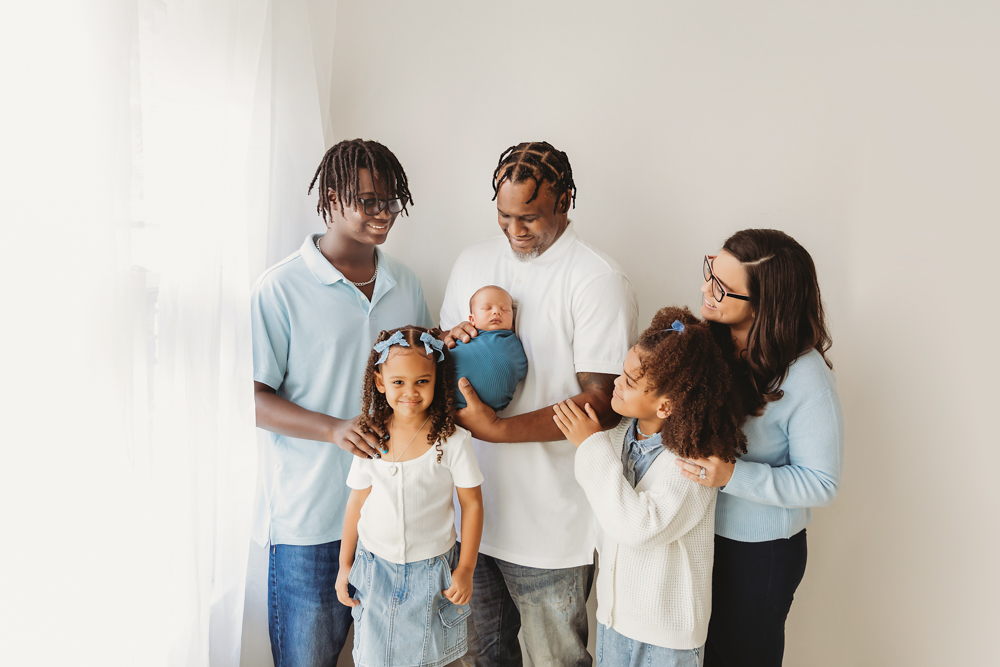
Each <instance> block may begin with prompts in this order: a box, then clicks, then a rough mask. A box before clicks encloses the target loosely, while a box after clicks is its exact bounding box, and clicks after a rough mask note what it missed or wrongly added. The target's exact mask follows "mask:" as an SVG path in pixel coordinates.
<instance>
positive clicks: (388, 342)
mask: <svg viewBox="0 0 1000 667" xmlns="http://www.w3.org/2000/svg"><path fill="white" fill-rule="evenodd" d="M393 345H400V346H402V347H410V344H409V343H407V342H406V339H405V338H403V332H402V331H397V332H396V333H394V334H392V335H391V336H389V337H388V338H386V339H385V340H383V341H380V342H378V343H375V347H373V348H372V349H373V350H375V351H376V352H379V353H381V355H382V356H380V357H379V358H378V361H376V362H375V365H376V366H378V365H379V364H381V363H384V362H385V360H386V359H388V358H389V348H390V347H392V346H393Z"/></svg>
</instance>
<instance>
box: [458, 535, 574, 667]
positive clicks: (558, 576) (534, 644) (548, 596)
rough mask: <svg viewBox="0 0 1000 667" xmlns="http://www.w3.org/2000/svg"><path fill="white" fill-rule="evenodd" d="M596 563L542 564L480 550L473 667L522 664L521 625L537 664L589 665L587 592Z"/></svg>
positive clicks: (468, 660) (474, 595)
mask: <svg viewBox="0 0 1000 667" xmlns="http://www.w3.org/2000/svg"><path fill="white" fill-rule="evenodd" d="M593 583H594V566H593V565H592V564H591V565H581V566H580V567H568V568H562V569H558V570H543V569H539V568H534V567H525V566H524V565H516V564H514V563H509V562H507V561H504V560H500V559H499V558H493V557H492V556H485V555H483V554H479V559H478V560H477V561H476V572H475V574H473V577H472V615H471V616H470V617H469V627H468V635H469V652H468V653H466V655H465V657H464V658H463V659H462V662H463V663H464V664H465V665H467V666H469V667H495V666H499V667H508V665H512V666H519V665H521V664H522V661H521V647H520V645H519V644H518V642H517V632H518V630H523V632H524V643H525V645H526V648H527V649H528V656H529V657H530V658H531V661H532V662H533V663H534V664H535V665H538V666H539V667H540V666H541V665H546V666H548V665H567V666H569V665H573V666H578V667H590V665H592V664H593V659H592V658H591V656H590V653H588V652H587V598H588V597H589V596H590V588H591V586H592V585H593Z"/></svg>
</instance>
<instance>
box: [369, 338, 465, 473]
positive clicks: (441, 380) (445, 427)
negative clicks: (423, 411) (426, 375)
mask: <svg viewBox="0 0 1000 667" xmlns="http://www.w3.org/2000/svg"><path fill="white" fill-rule="evenodd" d="M397 331H401V332H403V339H404V340H405V341H406V342H407V343H409V344H410V347H401V346H397V345H393V346H392V347H390V348H389V357H388V358H391V357H392V355H393V354H394V353H395V354H398V353H399V350H411V351H414V352H417V353H419V354H423V353H424V344H423V343H422V342H420V334H422V333H430V330H429V329H425V328H423V327H418V326H413V325H410V326H405V327H400V328H398V329H389V330H388V331H382V332H380V333H379V335H378V340H376V341H375V342H376V343H381V342H382V341H384V340H386V339H387V338H389V337H390V336H392V335H393V334H394V333H396V332H397ZM432 335H433V334H432ZM442 351H443V352H444V359H442V360H441V361H435V367H436V371H435V381H434V400H433V401H431V406H430V408H428V410H427V412H428V414H429V416H430V424H431V430H430V431H429V432H428V433H427V442H428V443H430V444H432V445H434V446H435V447H436V448H437V462H438V463H441V455H442V454H443V453H444V451H443V450H442V449H441V442H442V441H443V440H446V439H448V438H450V437H451V436H452V435H454V433H455V365H454V364H453V363H452V361H451V353H449V352H448V348H447V347H444V348H443V349H442ZM381 356H382V353H381V352H376V351H375V350H374V349H372V351H371V354H369V355H368V366H367V367H366V368H365V380H364V384H363V389H362V390H361V419H360V427H361V429H362V430H365V429H367V430H368V431H371V432H372V433H375V432H376V431H375V429H373V428H372V427H373V426H374V427H377V428H378V429H379V430H380V431H381V432H382V433H388V426H389V417H390V416H391V415H392V408H390V407H389V403H388V402H387V401H386V400H385V394H383V393H382V392H380V391H379V390H378V387H376V386H375V374H376V373H377V372H379V371H378V365H377V364H376V363H375V362H377V361H378V360H379V357H381ZM388 358H387V361H388ZM431 359H437V353H436V352H434V353H433V354H432V355H431Z"/></svg>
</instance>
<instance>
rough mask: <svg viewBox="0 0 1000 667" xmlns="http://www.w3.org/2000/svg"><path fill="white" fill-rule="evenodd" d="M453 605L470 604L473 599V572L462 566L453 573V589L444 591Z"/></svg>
mask: <svg viewBox="0 0 1000 667" xmlns="http://www.w3.org/2000/svg"><path fill="white" fill-rule="evenodd" d="M443 593H444V596H445V597H446V598H448V599H449V600H450V601H451V603H452V604H469V600H471V599H472V570H471V569H470V568H464V567H462V566H461V565H459V566H458V567H456V568H455V569H454V570H452V571H451V587H450V588H449V589H448V590H446V591H443Z"/></svg>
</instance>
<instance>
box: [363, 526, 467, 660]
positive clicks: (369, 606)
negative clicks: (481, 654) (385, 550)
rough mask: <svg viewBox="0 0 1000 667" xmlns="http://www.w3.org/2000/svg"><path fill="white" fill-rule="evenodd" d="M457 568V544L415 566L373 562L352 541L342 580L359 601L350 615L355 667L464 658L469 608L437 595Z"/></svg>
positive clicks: (378, 560)
mask: <svg viewBox="0 0 1000 667" xmlns="http://www.w3.org/2000/svg"><path fill="white" fill-rule="evenodd" d="M456 565H458V545H457V544H455V545H453V546H452V548H451V549H449V550H448V552H447V553H444V554H441V555H440V556H435V557H434V558H428V559H427V560H422V561H417V562H415V563H405V564H402V565H400V564H397V563H392V562H389V561H387V560H384V559H382V558H379V557H378V556H376V555H375V554H373V553H372V552H370V551H368V550H367V549H365V547H364V545H362V544H361V543H360V542H358V550H357V553H356V554H355V556H354V565H353V566H352V567H351V573H350V575H349V576H348V578H347V580H348V581H349V582H350V583H351V585H353V586H354V588H355V589H356V590H357V592H356V593H355V595H354V599H355V600H357V601H358V602H360V603H361V604H359V605H358V606H356V607H354V609H353V610H352V611H351V614H352V616H353V617H354V650H353V652H352V655H353V657H354V664H355V665H357V667H438V666H440V665H446V664H448V663H449V662H452V661H453V660H457V659H458V658H460V657H462V656H463V655H465V652H466V650H467V646H466V619H467V618H468V616H469V614H470V613H471V609H470V608H469V605H456V604H452V603H451V602H450V601H449V600H448V598H446V597H445V596H444V595H443V591H444V590H446V589H447V588H450V587H451V571H452V569H453V568H454V567H455V566H456Z"/></svg>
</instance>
